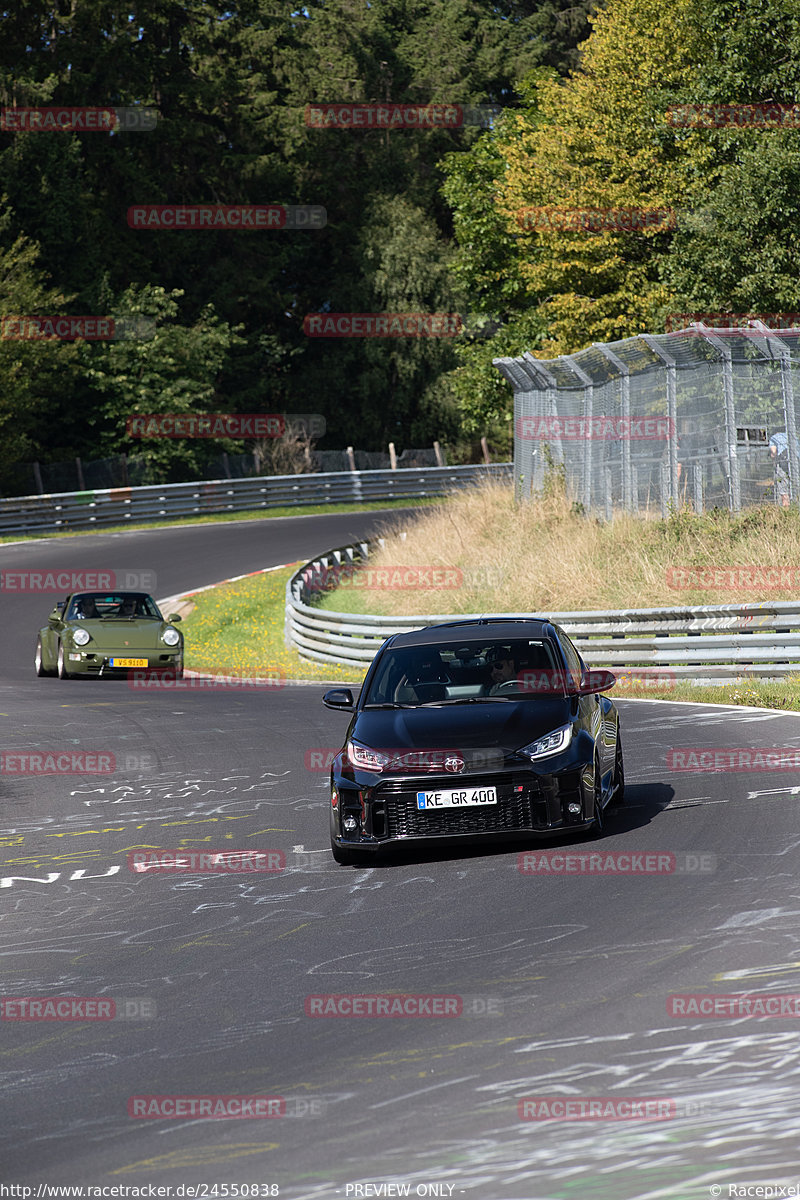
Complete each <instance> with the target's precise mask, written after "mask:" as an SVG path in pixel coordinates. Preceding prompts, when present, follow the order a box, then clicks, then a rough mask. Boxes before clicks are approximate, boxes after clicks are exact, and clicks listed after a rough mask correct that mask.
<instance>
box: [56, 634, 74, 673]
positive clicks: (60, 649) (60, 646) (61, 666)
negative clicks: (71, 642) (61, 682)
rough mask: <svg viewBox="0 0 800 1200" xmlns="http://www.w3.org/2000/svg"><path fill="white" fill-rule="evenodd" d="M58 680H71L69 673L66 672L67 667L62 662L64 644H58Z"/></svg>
mask: <svg viewBox="0 0 800 1200" xmlns="http://www.w3.org/2000/svg"><path fill="white" fill-rule="evenodd" d="M58 678H59V679H72V676H71V675H70V673H69V671H68V670H67V665H66V662H65V660H64V643H63V642H59V643H58Z"/></svg>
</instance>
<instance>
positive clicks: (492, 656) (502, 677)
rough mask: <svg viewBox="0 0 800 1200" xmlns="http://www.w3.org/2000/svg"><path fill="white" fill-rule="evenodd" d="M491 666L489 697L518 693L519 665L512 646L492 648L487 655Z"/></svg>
mask: <svg viewBox="0 0 800 1200" xmlns="http://www.w3.org/2000/svg"><path fill="white" fill-rule="evenodd" d="M486 661H487V663H488V664H489V690H488V692H487V693H486V694H487V696H496V695H497V694H498V692H499V693H503V692H510V691H516V690H517V689H518V688H519V680H518V677H517V676H518V670H517V664H516V662H515V661H514V655H513V654H512V652H511V647H510V646H492V647H491V649H490V650H489V651H487V654H486Z"/></svg>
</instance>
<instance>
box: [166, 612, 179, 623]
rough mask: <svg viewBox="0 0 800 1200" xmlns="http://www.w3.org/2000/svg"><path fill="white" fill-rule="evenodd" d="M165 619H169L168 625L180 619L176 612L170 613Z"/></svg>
mask: <svg viewBox="0 0 800 1200" xmlns="http://www.w3.org/2000/svg"><path fill="white" fill-rule="evenodd" d="M167 620H168V621H169V623H170V625H175V624H176V622H177V621H180V617H179V615H178V614H177V613H170V615H169V616H168V617H167Z"/></svg>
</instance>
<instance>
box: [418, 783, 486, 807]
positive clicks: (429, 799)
mask: <svg viewBox="0 0 800 1200" xmlns="http://www.w3.org/2000/svg"><path fill="white" fill-rule="evenodd" d="M477 804H497V788H494V787H483V788H445V789H444V790H443V791H439V792H417V808H424V809H429V808H466V807H468V806H470V805H477Z"/></svg>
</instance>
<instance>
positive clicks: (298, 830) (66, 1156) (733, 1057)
mask: <svg viewBox="0 0 800 1200" xmlns="http://www.w3.org/2000/svg"><path fill="white" fill-rule="evenodd" d="M387 515H389V516H391V517H394V516H395V514H374V513H372V514H371V513H360V514H349V515H348V514H345V515H331V516H313V517H312V516H309V517H302V518H299V519H286V520H283V519H278V520H270V521H252V522H241V523H235V524H225V525H217V526H214V525H207V526H193V527H184V528H181V529H170V530H150V531H147V530H139V531H131V532H129V533H124V534H118V535H102V534H101V535H96V536H93V537H80V538H70V539H53V540H47V541H41V542H33V543H21V544H16V545H6V546H2V547H0V569H2V570H47V569H55V568H70V569H75V570H77V569H90V568H95V569H103V568H107V569H113V570H149V571H153V572H155V573H156V574H157V577H158V582H157V585H156V586H155V587H154V592H155V594H156V595H159V596H166V595H172V594H174V593H178V592H181V591H184V590H190V589H192V588H196V587H200V586H202V585H204V584H207V583H212V582H214V581H216V580H220V579H224V578H227V577H230V576H232V575H237V574H243V573H245V572H248V571H254V570H257V569H259V568H261V567H266V566H270V565H273V564H276V563H284V562H288V561H294V560H297V559H300V558H306V557H310V556H312V555H314V554H316V553H317V552H320V551H323V550H325V549H327V548H329V547H331V546H334V545H339V544H343V543H344V542H346V541H347V540H349V539H350V538H352V537H364V536H366V535H367V534H369V533H370V532H372V531H374V529H375V527H376V525H377V524H378V523H379V521H380V520H382V519H385V517H386V516H387ZM2 601H3V605H2V612H3V621H2V644H3V669H2V682H0V722H1V724H0V729H2V739H1V742H0V750H1V751H2V752H6V753H8V752H15V751H18V752H32V751H41V752H43V751H47V750H53V751H55V750H58V751H65V750H67V751H76V752H80V751H97V752H99V753H105V754H113V755H114V757H115V761H116V768H115V770H114V772H113V773H111V774H108V775H93V776H90V775H77V776H76V775H73V776H63V775H62V776H54V775H21V774H20V775H15V774H9V773H4V774H2V775H1V776H0V802H1V803H2V816H1V817H0V851H2V865H1V867H0V956H1V958H2V983H1V984H0V990H1V992H2V997H3V999H4V1001H5V1002H6V1003H5V1008H4V1016H3V1019H2V1020H0V1054H2V1073H1V1074H0V1088H1V1089H2V1096H3V1101H4V1104H3V1112H4V1116H3V1121H2V1128H0V1182H2V1183H3V1184H6V1185H11V1184H14V1185H25V1186H27V1187H31V1188H32V1189H33V1190H32V1192H31V1193H30V1195H31V1196H37V1195H38V1196H46V1195H48V1194H49V1193H48V1191H47V1190H46V1187H43V1189H42V1190H38V1189H39V1185H84V1186H87V1185H91V1186H93V1187H101V1188H103V1187H104V1188H106V1189H110V1188H113V1187H128V1188H136V1187H139V1188H145V1189H146V1188H147V1187H148V1186H150V1185H155V1186H160V1187H165V1188H166V1187H170V1188H171V1189H172V1191H171V1193H167V1192H162V1193H161V1194H162V1195H171V1196H173V1197H179V1196H181V1195H189V1194H190V1193H189V1191H188V1188H189V1186H190V1185H191V1186H194V1187H195V1189H196V1190H195V1192H194V1195H195V1196H203V1195H206V1196H224V1195H225V1194H226V1193H225V1190H224V1189H225V1187H227V1188H228V1191H227V1195H229V1196H233V1195H235V1194H236V1193H235V1192H234V1191H233V1190H232V1189H233V1185H236V1186H237V1187H238V1188H239V1195H241V1194H243V1193H242V1185H247V1187H248V1188H249V1187H250V1186H251V1185H258V1186H257V1190H254V1191H253V1192H252V1194H253V1195H255V1194H258V1195H270V1194H271V1195H279V1196H280V1197H282V1198H284V1200H301V1198H306V1197H308V1198H309V1200H311V1198H313V1200H335V1198H336V1197H340V1198H341V1200H347V1198H348V1197H354V1198H360V1197H366V1196H380V1195H383V1196H392V1195H395V1196H396V1195H403V1194H407V1195H411V1196H453V1197H462V1196H463V1197H469V1198H470V1200H472V1198H474V1200H517V1198H518V1200H556V1198H558V1200H634V1198H636V1200H654V1198H656V1197H671V1198H674V1200H695V1198H700V1197H703V1198H706V1197H709V1196H728V1195H737V1194H738V1195H744V1194H748V1193H746V1192H744V1191H740V1192H736V1191H731V1190H730V1188H731V1187H741V1188H744V1187H748V1186H750V1187H752V1186H755V1185H765V1184H771V1185H775V1186H778V1185H782V1186H784V1187H788V1186H790V1185H791V1186H795V1187H800V1149H799V1148H798V1128H800V1100H799V1099H798V1095H799V1094H800V1089H799V1088H798V1084H800V1072H799V1071H798V1055H799V1054H800V1038H799V1037H798V1025H799V1024H800V1017H798V1016H792V1015H788V1010H787V1005H786V1002H785V1003H784V1006H783V1013H782V1015H778V1016H759V1015H753V1013H751V1014H750V1015H746V1014H744V1015H742V1010H741V1008H740V1009H739V1010H738V1012H737V1013H735V1014H732V1013H727V1014H721V1015H716V1016H709V1015H704V1014H703V1012H702V1011H698V1012H696V1013H691V1010H690V1009H687V1008H686V1005H684V1014H683V1015H672V1012H671V1010H670V1008H669V1006H668V998H669V997H670V996H671V995H676V994H680V995H686V994H696V995H699V996H701V997H705V998H706V999H708V998H710V997H714V996H716V997H722V996H724V995H729V994H732V993H736V994H742V993H752V994H753V995H754V996H760V997H771V998H772V1000H773V1002H775V1003H777V1005H778V1008H779V1011H780V1002H779V1001H777V1000H776V998H777V997H779V996H782V995H786V994H789V993H797V994H798V996H799V997H800V953H798V949H799V946H798V943H799V942H800V921H799V918H800V895H798V891H799V890H800V889H799V888H798V883H797V877H798V862H799V859H800V819H798V797H799V796H800V778H798V775H799V774H800V773H799V772H798V771H797V770H796V769H781V770H769V769H760V770H748V771H732V770H729V769H725V770H717V771H713V772H712V771H707V770H695V771H686V770H683V771H675V770H672V769H671V767H670V759H669V754H670V751H671V750H675V749H678V750H691V749H697V748H710V747H714V748H717V749H729V750H730V749H745V750H748V751H752V750H753V749H754V748H771V747H781V748H785V749H788V748H794V749H798V748H800V720H798V715H796V714H785V713H777V712H776V713H766V712H763V711H758V710H748V709H744V708H715V707H703V706H699V705H673V704H670V703H667V702H664V701H662V700H658V701H650V702H639V701H632V700H622V701H620V702H619V707H620V712H621V719H622V729H623V734H624V739H625V751H626V773H627V779H628V792H627V798H628V802H627V804H626V806H625V807H624V808H623V809H622V810H620V811H619V812H618V813H617V814H616V815H614V816H613V817H610V818H609V820H608V823H607V826H606V831H605V835H604V836H603V838H602V839H601V840H599V841H592V842H586V841H579V840H577V839H576V840H574V841H572V842H570V841H569V840H568V839H560V840H559V842H557V843H549V844H548V848H549V849H551V850H553V851H562V852H563V853H564V854H566V853H567V852H568V851H572V852H573V854H574V853H575V852H577V851H584V852H585V851H587V850H591V851H592V852H593V853H599V852H602V854H603V856H604V858H603V862H606V864H608V862H610V860H609V859H608V855H609V854H611V853H614V854H618V855H630V854H633V855H639V856H643V855H645V854H649V855H656V856H661V857H660V859H657V860H655V861H657V862H660V864H661V866H660V870H661V873H660V874H650V875H642V874H641V873H636V872H637V870H641V869H642V866H643V865H644V864H645V863H646V861H647V860H645V859H644V858H643V857H640V858H639V859H636V858H633V859H630V860H628V859H624V858H623V859H618V860H617V865H618V866H619V868H620V869H621V870H622V871H623V873H622V874H608V873H604V874H592V875H574V874H572V875H565V874H554V873H551V874H542V873H540V872H538V873H533V874H531V873H525V872H524V871H521V870H520V869H519V865H518V861H519V860H518V854H519V851H520V847H519V846H509V845H505V844H503V845H492V846H491V847H488V846H482V847H479V848H474V847H473V848H454V849H450V850H448V851H446V852H442V851H433V850H430V849H429V850H419V849H418V850H416V851H415V850H414V849H413V847H412V848H410V849H409V850H407V851H405V852H404V853H403V854H400V855H397V856H395V857H394V858H392V859H390V860H389V861H388V862H387V863H386V864H385V865H379V866H376V867H370V868H347V867H339V866H337V865H336V864H335V863H334V862H333V860H332V859H331V857H330V854H329V851H328V848H327V820H328V818H327V805H328V790H327V778H326V774H325V772H324V771H320V770H316V769H313V763H311V760H310V759H309V758H308V757H307V752H308V751H314V750H317V751H320V752H323V751H324V750H325V749H326V748H328V747H335V746H337V745H338V744H340V740H341V736H342V734H343V732H344V728H345V726H346V717H344V716H343V715H340V714H337V713H334V712H331V711H329V710H327V709H325V708H323V706H322V704H321V702H320V696H321V694H322V691H323V690H324V687H323V685H320V686H319V687H310V686H292V685H290V686H287V687H284V688H281V689H277V690H274V691H270V690H259V691H252V692H249V693H247V692H245V691H243V690H240V691H238V692H233V691H218V692H214V691H208V692H202V691H190V690H185V691H181V692H178V691H176V690H172V691H169V690H157V691H151V692H147V693H139V692H136V691H134V690H132V689H131V688H129V687H128V686H127V684H126V683H125V682H123V681H115V680H91V681H60V680H58V679H36V678H35V677H34V674H33V666H32V656H33V646H34V641H35V635H36V630H37V629H38V627H39V626H40V625H43V624H44V623H45V620H46V617H47V613H48V611H49V609H50V608H51V607H52V599H51V598H49V597H36V596H34V597H32V596H24V595H17V594H13V593H7V592H3V595H2ZM564 607H569V605H564ZM307 763H311V765H307ZM147 848H151V849H152V848H159V849H181V850H184V851H186V850H190V849H192V850H204V849H205V850H212V849H213V850H220V849H245V850H247V849H249V850H253V849H257V850H264V849H271V850H274V851H280V852H282V854H283V855H284V856H285V861H286V868H285V870H283V871H280V872H276V873H271V874H247V875H245V874H243V873H241V872H239V873H237V872H230V873H227V874H218V875H210V874H205V875H203V874H196V873H195V874H189V875H186V874H184V875H175V874H154V873H140V872H136V871H133V870H131V869H129V867H128V865H127V862H128V855H129V854H132V853H134V852H137V851H139V852H141V851H143V850H146V849H147ZM537 848H540V847H537V846H535V845H533V846H531V847H530V848H529V849H531V850H535V849H537ZM672 855H674V856H675V858H674V859H673V858H671V857H669V856H672ZM566 862H567V860H566V859H565V860H564V863H562V867H563V866H564V864H565V863H566ZM637 864H639V865H638V867H637ZM573 865H574V860H573ZM352 993H358V994H370V995H373V994H376V993H380V994H385V993H404V994H413V995H415V996H420V995H424V996H428V995H444V996H448V997H457V998H459V1001H460V1003H459V1004H458V1005H457V1007H458V1010H459V1012H460V1015H457V1016H430V1017H425V1016H422V1017H416V1018H411V1017H382V1018H378V1017H350V1018H348V1017H340V1018H331V1017H327V1018H326V1017H316V1016H309V1015H307V1013H306V1008H307V1003H306V1002H307V999H308V998H309V997H316V996H321V995H328V994H337V995H340V994H352ZM65 996H71V997H100V998H109V997H113V998H115V999H116V1000H117V1001H122V1000H127V1001H128V1006H127V1011H128V1012H129V1013H130V1019H115V1020H113V1021H98V1020H83V1021H66V1020H63V1021H52V1020H50V1021H21V1020H14V1019H10V1018H9V1016H8V1013H9V1012H11V1013H12V1014H13V1013H14V1012H15V1011H16V1010H14V1009H13V1008H11V1009H9V1007H8V1004H7V1002H8V1001H9V1000H13V999H15V998H16V999H19V998H21V997H51V998H56V997H65ZM308 1004H309V1005H310V1004H311V1001H310V1000H308ZM119 1007H120V1008H121V1009H123V1010H125V1005H124V1004H120V1005H119ZM451 1007H452V1006H451ZM788 1007H789V1009H791V1005H789V1006H788ZM791 1010H792V1011H793V1009H791ZM673 1011H674V1010H673ZM754 1011H755V1012H757V1011H759V1010H758V1007H757V1006H756V1009H755V1010H754ZM798 1012H800V1004H798ZM687 1013H688V1014H689V1015H687ZM153 1095H158V1096H175V1095H180V1096H214V1097H216V1096H242V1095H245V1096H255V1095H258V1096H269V1097H281V1098H282V1099H283V1101H284V1103H283V1105H281V1106H280V1108H281V1111H282V1112H283V1113H284V1115H282V1116H277V1117H274V1118H272V1119H247V1120H225V1119H211V1120H209V1119H205V1120H199V1119H194V1120H193V1119H190V1118H174V1119H161V1120H155V1119H142V1118H136V1117H131V1116H129V1115H128V1104H129V1100H130V1099H131V1097H142V1096H153ZM548 1097H549V1098H551V1099H550V1101H548V1102H547V1103H549V1104H550V1107H549V1109H543V1108H542V1103H543V1101H542V1098H548ZM554 1097H555V1098H557V1099H559V1100H562V1101H563V1100H572V1101H580V1100H583V1101H586V1102H588V1101H589V1100H590V1099H592V1098H613V1100H614V1101H615V1103H616V1107H615V1109H614V1110H613V1111H614V1112H615V1114H616V1115H617V1117H618V1119H616V1120H611V1119H609V1118H608V1113H609V1111H611V1110H610V1109H609V1108H608V1107H607V1104H608V1101H607V1100H605V1099H604V1100H602V1101H600V1103H601V1104H602V1105H604V1106H605V1107H603V1108H602V1109H598V1108H597V1107H595V1108H594V1109H593V1110H592V1109H588V1110H587V1109H584V1110H583V1112H584V1115H586V1113H587V1112H588V1114H589V1115H590V1116H592V1114H594V1116H593V1119H582V1120H577V1119H566V1117H565V1115H564V1113H563V1110H561V1109H559V1108H558V1107H557V1106H555V1107H554V1106H553V1103H552V1098H554ZM525 1098H527V1101H528V1102H527V1107H526V1106H525V1104H524V1101H525ZM532 1098H538V1099H537V1100H534V1099H532ZM647 1099H649V1100H650V1101H651V1104H650V1105H649V1107H647V1108H643V1107H642V1105H643V1104H644V1102H645V1100H647ZM521 1101H522V1102H523V1104H522V1106H521V1105H520V1102H521ZM625 1101H630V1102H632V1103H633V1105H634V1108H632V1109H625V1104H624V1102H625ZM653 1101H657V1102H658V1104H654V1103H652V1102H653ZM596 1103H597V1101H596ZM637 1104H638V1105H639V1107H638V1109H637V1108H636V1107H635V1106H636V1105H637ZM579 1111H580V1110H579V1109H578V1108H576V1107H575V1106H573V1108H572V1110H571V1116H572V1117H573V1118H574V1117H575V1115H576V1112H579ZM542 1112H550V1113H551V1117H550V1119H549V1120H532V1119H522V1116H521V1113H522V1115H523V1116H527V1117H530V1116H532V1115H541V1114H542ZM631 1112H633V1113H636V1112H638V1113H645V1114H646V1115H645V1116H644V1117H641V1116H640V1117H639V1119H635V1120H634V1119H625V1114H626V1113H631ZM601 1113H602V1114H603V1115H602V1117H601V1115H600V1114H601ZM620 1114H622V1115H620ZM654 1114H655V1115H657V1116H660V1117H661V1118H662V1119H654ZM389 1185H391V1186H389ZM179 1187H183V1189H184V1191H183V1192H180V1191H179V1190H178V1189H179ZM4 1194H5V1193H4ZM8 1194H11V1193H8ZM16 1194H17V1195H20V1196H23V1197H24V1193H22V1192H17V1193H16ZM53 1194H55V1193H53ZM85 1194H86V1195H89V1193H88V1192H86V1193H85ZM95 1194H97V1195H100V1194H101V1193H95ZM104 1194H105V1195H106V1196H110V1195H114V1194H116V1195H124V1194H125V1193H124V1192H117V1193H113V1192H112V1191H110V1190H106V1191H105V1193H104ZM127 1194H128V1195H135V1193H134V1192H130V1191H129V1192H128V1193H127ZM145 1194H146V1193H145ZM244 1194H245V1195H247V1194H250V1193H249V1192H245V1193H244ZM749 1194H752V1195H755V1194H757V1193H755V1192H750V1193H749ZM779 1194H781V1193H779V1192H776V1195H779ZM784 1194H787V1195H791V1194H797V1193H792V1192H790V1191H787V1192H785V1193H784Z"/></svg>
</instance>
